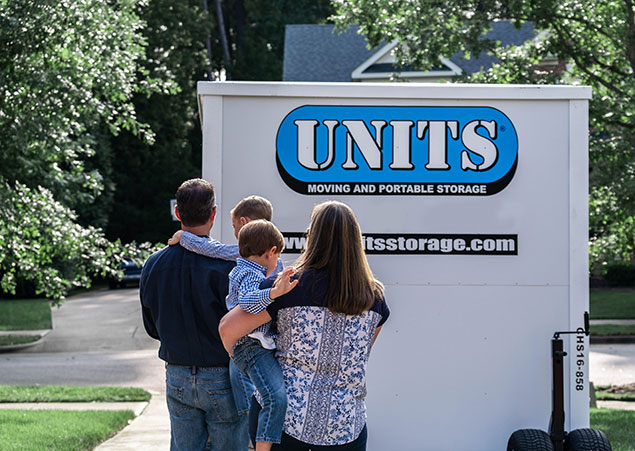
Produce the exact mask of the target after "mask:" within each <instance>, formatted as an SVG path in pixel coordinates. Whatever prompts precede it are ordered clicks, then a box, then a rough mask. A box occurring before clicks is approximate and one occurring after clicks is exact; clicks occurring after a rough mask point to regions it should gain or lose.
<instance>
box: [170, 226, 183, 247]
mask: <svg viewBox="0 0 635 451" xmlns="http://www.w3.org/2000/svg"><path fill="white" fill-rule="evenodd" d="M181 235H183V230H177V231H176V232H174V235H172V238H170V239H169V240H168V245H170V246H174V245H175V244H179V241H181Z"/></svg>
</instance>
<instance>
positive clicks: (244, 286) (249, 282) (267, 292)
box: [238, 266, 298, 315]
mask: <svg viewBox="0 0 635 451" xmlns="http://www.w3.org/2000/svg"><path fill="white" fill-rule="evenodd" d="M294 272H295V270H294V268H293V267H292V266H290V267H288V268H285V269H284V271H282V275H281V276H280V280H278V281H277V282H278V283H276V284H275V286H274V287H272V288H266V289H264V290H261V289H260V288H259V286H260V280H259V279H258V278H256V277H249V276H247V277H245V278H244V279H243V280H242V281H241V283H240V287H239V288H238V305H240V308H242V309H243V310H244V311H246V312H248V313H251V314H252V315H257V314H259V313H260V312H262V311H263V310H265V309H266V308H267V306H268V305H269V304H271V303H272V302H273V300H274V299H276V298H277V297H278V296H282V295H283V294H286V293H288V292H289V291H291V290H292V289H293V288H294V287H295V286H296V285H297V284H298V281H297V280H294V281H291V276H292V275H293V274H294Z"/></svg>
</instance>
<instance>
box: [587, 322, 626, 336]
mask: <svg viewBox="0 0 635 451" xmlns="http://www.w3.org/2000/svg"><path fill="white" fill-rule="evenodd" d="M591 335H635V325H626V326H622V325H615V324H593V325H591Z"/></svg>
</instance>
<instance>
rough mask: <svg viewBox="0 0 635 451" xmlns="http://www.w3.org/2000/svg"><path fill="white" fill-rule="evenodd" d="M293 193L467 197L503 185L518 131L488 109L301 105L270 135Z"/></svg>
mask: <svg viewBox="0 0 635 451" xmlns="http://www.w3.org/2000/svg"><path fill="white" fill-rule="evenodd" d="M276 160H277V165H278V171H279V172H280V175H281V177H282V179H283V180H284V182H285V183H286V184H287V185H288V186H289V187H290V188H291V189H293V190H294V191H296V192H298V193H301V194H307V195H315V194H331V193H333V194H345V195H462V196H465V195H473V196H484V195H491V194H495V193H498V192H500V191H501V190H502V189H504V188H505V187H506V186H507V185H508V184H509V182H510V181H511V179H512V177H513V176H514V172H515V171H516V165H517V163H518V137H517V135H516V129H515V128H514V125H513V124H512V122H511V121H510V120H509V118H508V117H507V116H506V115H505V114H503V113H502V112H501V111H499V110H497V109H495V108H490V107H458V106H457V107H423V106H421V107H419V106H337V105H328V106H320V105H305V106H301V107H299V108H296V109H295V110H293V111H292V112H291V113H289V114H288V115H287V116H286V117H285V118H284V120H283V121H282V123H281V124H280V127H279V128H278V135H277V138H276Z"/></svg>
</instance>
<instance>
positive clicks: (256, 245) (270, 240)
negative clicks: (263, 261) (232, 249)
mask: <svg viewBox="0 0 635 451" xmlns="http://www.w3.org/2000/svg"><path fill="white" fill-rule="evenodd" d="M274 246H276V248H277V250H278V252H282V250H283V249H284V237H283V236H282V233H280V230H278V228H277V227H276V226H275V225H273V223H271V222H269V221H266V220H264V219H257V220H255V221H251V222H248V223H247V224H245V225H244V226H243V227H242V228H241V229H240V232H238V252H240V256H241V257H242V258H247V257H251V256H253V255H262V254H264V253H265V252H267V251H268V250H269V249H271V248H272V247H274Z"/></svg>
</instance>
